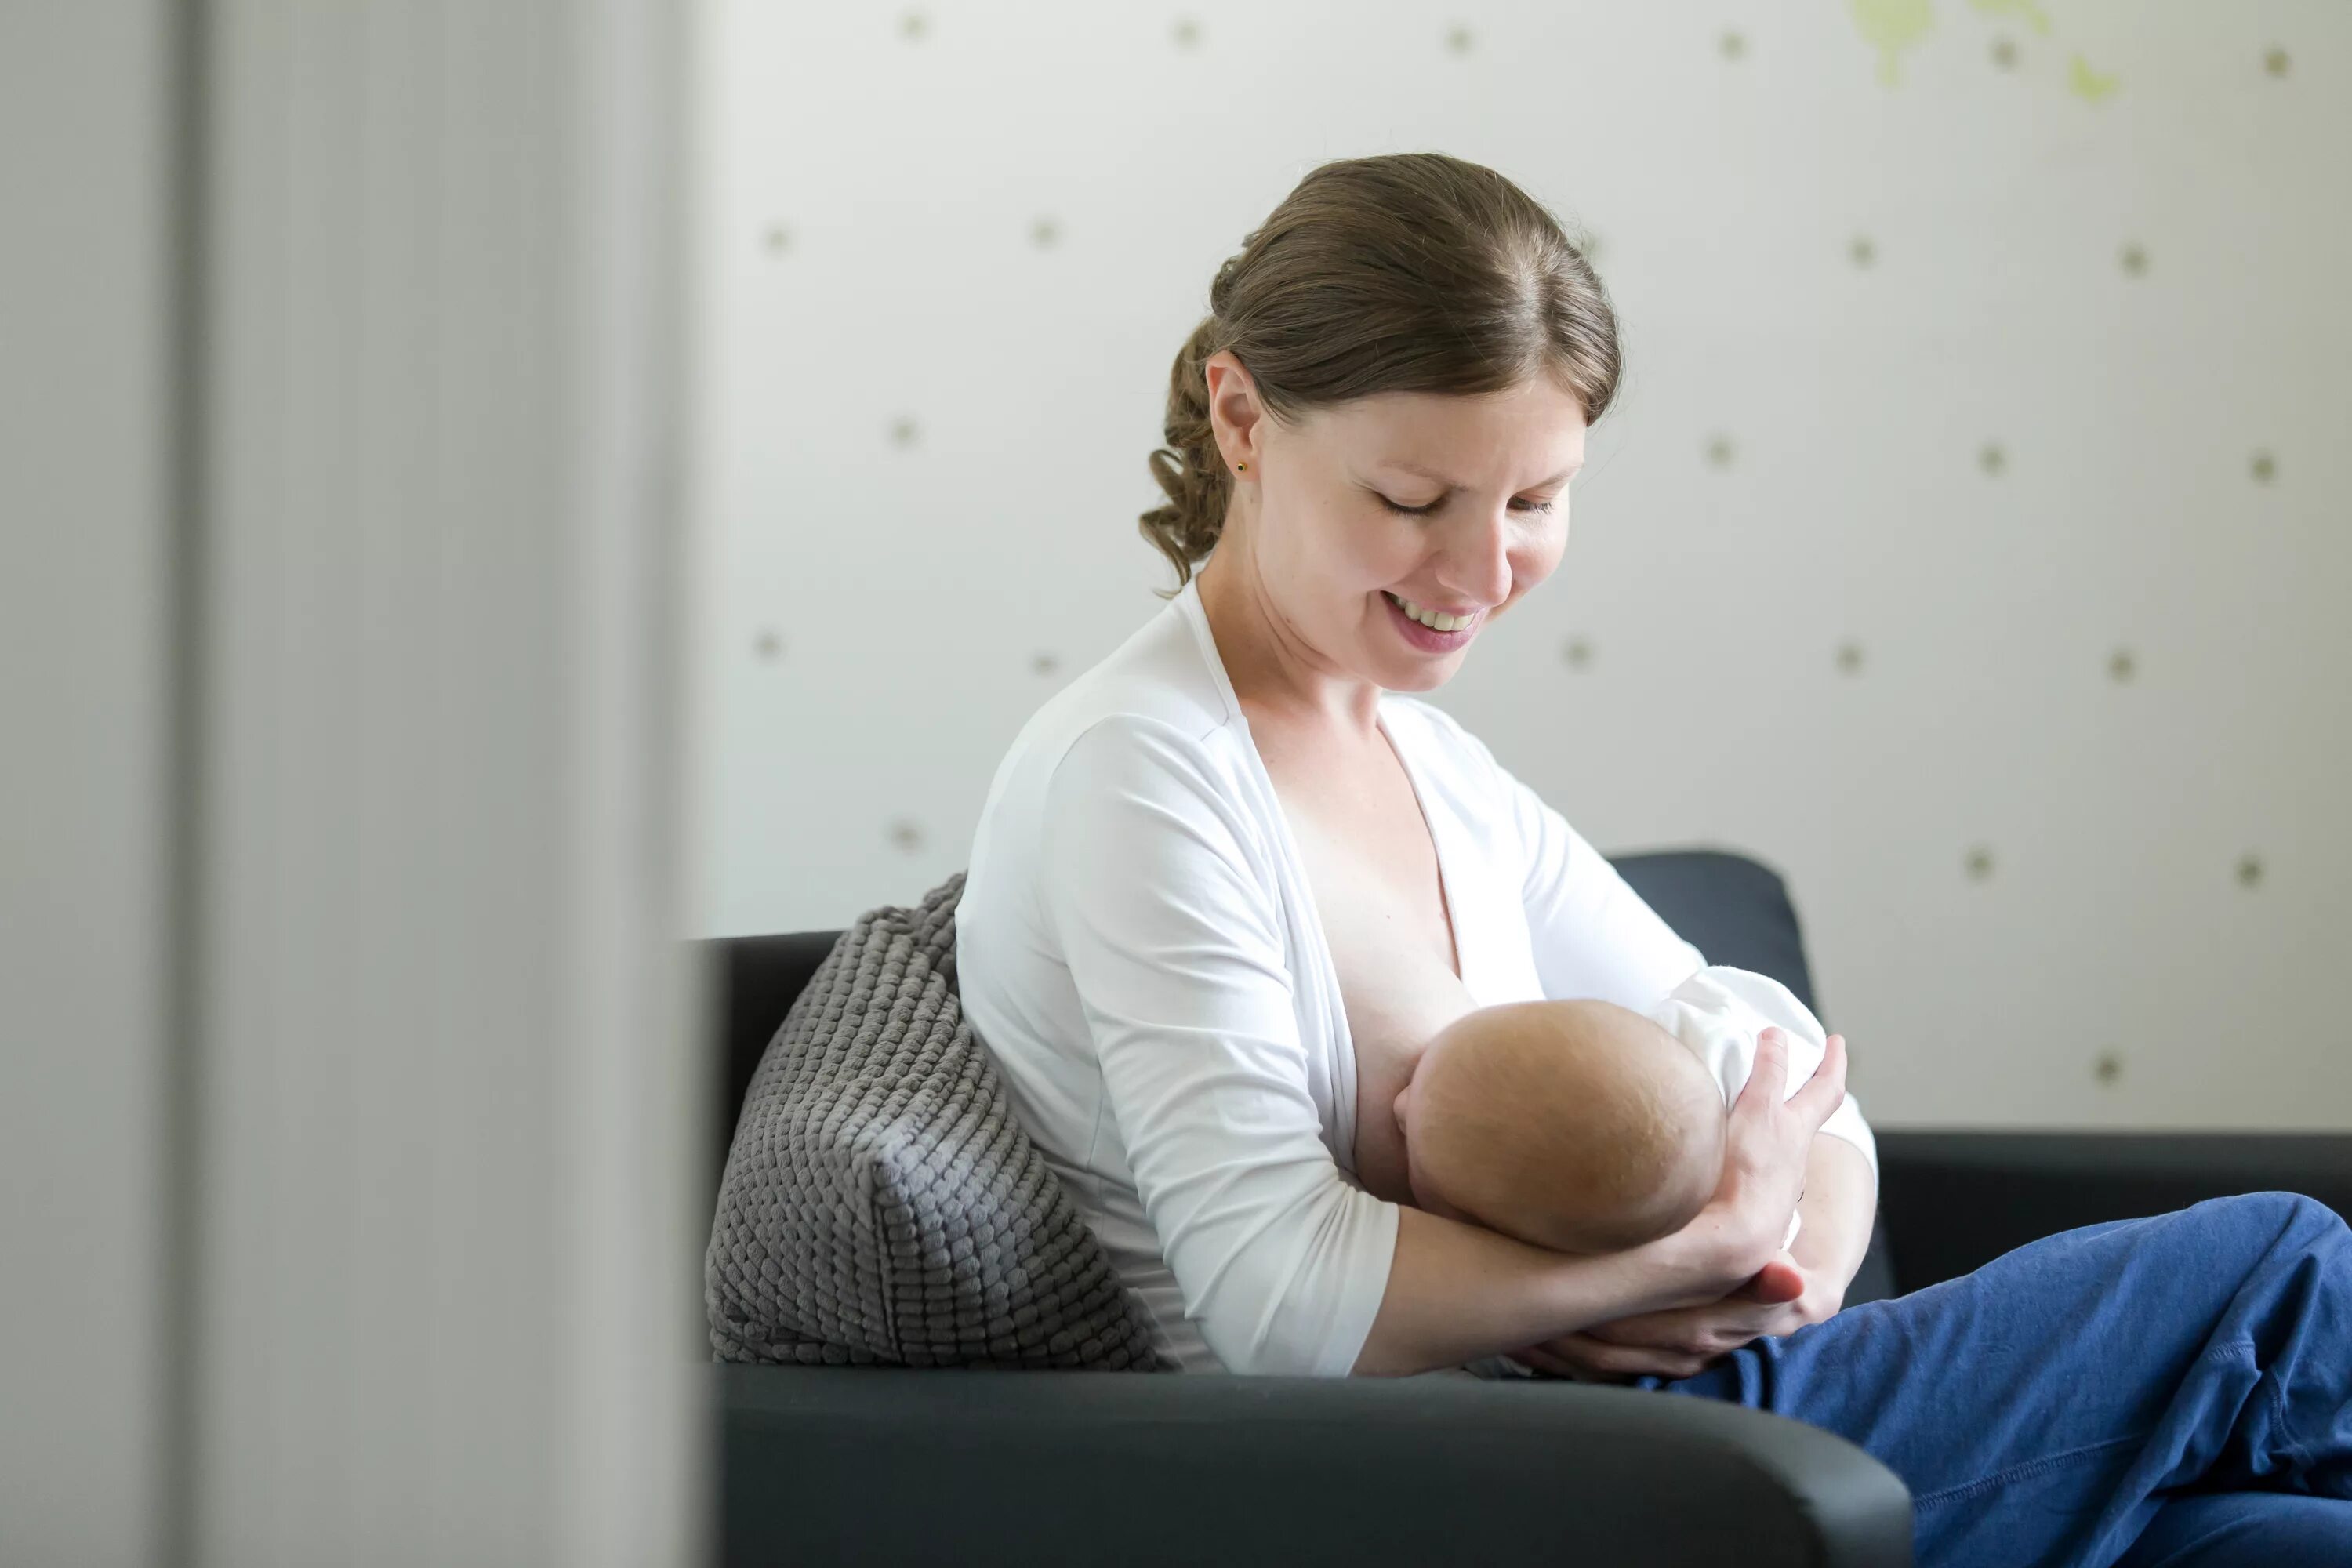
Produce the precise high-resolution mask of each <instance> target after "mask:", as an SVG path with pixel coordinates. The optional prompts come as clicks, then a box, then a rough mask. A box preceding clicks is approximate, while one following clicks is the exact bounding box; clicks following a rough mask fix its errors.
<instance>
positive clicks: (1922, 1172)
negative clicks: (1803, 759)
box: [696, 849, 2352, 1568]
mask: <svg viewBox="0 0 2352 1568" xmlns="http://www.w3.org/2000/svg"><path fill="white" fill-rule="evenodd" d="M1612 863H1613V864H1614V865H1615V866H1616V867H1617V868H1618V870H1619V871H1620V872H1621V873H1622V875H1623V876H1624V878H1625V879H1626V880H1627V881H1628V882H1629V883H1631V884H1632V885H1633V888H1634V889H1635V890H1636V891H1638V892H1639V893H1640V894H1641V895H1642V897H1643V899H1644V900H1647V901H1648V902H1649V903H1650V905H1651V906H1652V907H1653V908H1654V909H1655V910H1657V911H1658V912H1659V914H1660V915H1662V916H1663V917H1664V919H1665V920H1666V921H1667V922H1668V923H1669V924H1670V925H1672V926H1673V927H1674V928H1675V931H1678V932H1679V933H1681V934H1682V935H1683V936H1685V937H1686V938H1687V939H1688V940H1689V941H1691V942H1693V943H1695V944H1696V946H1697V947H1698V948H1699V949H1700V950H1701V951H1702V952H1704V953H1705V954H1706V958H1707V960H1708V962H1709V963H1730V964H1737V965H1739V966H1740V967H1743V968H1748V969H1755V970H1759V971H1761V972H1762V973H1767V974H1770V975H1772V976H1774V977H1775V978H1777V979H1779V980H1780V981H1781V982H1782V983H1783V984H1787V985H1788V986H1789V987H1790V989H1791V990H1793V991H1794V992H1795V993H1796V994H1798V995H1799V996H1800V997H1801V998H1802V999H1803V1000H1804V1001H1805V1002H1806V1003H1807V1004H1808V1005H1810V1006H1811V1007H1812V1008H1813V1010H1814V1011H1815V1013H1816V1014H1817V1015H1821V1016H1822V1019H1823V1022H1824V1023H1825V1024H1829V1025H1830V1026H1832V1027H1834V1026H1835V1024H1834V1022H1833V1020H1832V1018H1831V1016H1829V1015H1828V1014H1827V1013H1824V1012H1823V1010H1822V1006H1821V1005H1820V1004H1819V1003H1818V1002H1817V1001H1816V999H1815V997H1814V995H1813V992H1812V985H1811V974H1810V973H1809V970H1808V968H1807V965H1806V961H1805V953H1804V946H1803V941H1802V935H1801V931H1800V928H1799V924H1798V920H1797V916H1796V912H1795V910H1794V908H1793V907H1792V905H1791V903H1790V899H1789V895H1788V891H1787V889H1786V887H1785V885H1784V883H1783V881H1782V879H1780V876H1779V875H1778V874H1777V873H1776V872H1775V871H1773V870H1772V869H1771V868H1769V867H1768V866H1766V865H1764V864H1763V863H1761V862H1760V861H1759V860H1757V859H1755V858H1751V857H1748V856H1746V855H1741V854H1737V853H1731V852H1727V851H1724V850H1717V849H1685V850H1664V851H1656V852H1650V853H1640V854H1627V855H1622V856H1619V857H1612ZM839 934H840V932H839V931H800V932H792V933H786V934H782V935H775V936H754V937H732V938H720V939H712V940H709V941H706V942H700V943H698V944H696V945H697V947H698V950H699V953H698V956H699V957H700V959H701V960H702V961H703V962H705V963H708V964H709V965H710V966H711V971H712V973H711V981H712V985H713V994H714V996H715V1007H714V1013H713V1026H714V1036H715V1038H714V1040H713V1047H714V1049H715V1050H716V1051H717V1052H718V1053H719V1055H720V1057H721V1059H722V1062H723V1066H722V1067H721V1068H719V1071H718V1073H717V1074H716V1077H717V1079H718V1082H719V1093H720V1095H721V1097H722V1099H721V1103H720V1105H719V1114H718V1117H717V1120H716V1123H715V1126H716V1129H717V1131H718V1134H719V1136H718V1138H717V1139H716V1141H715V1142H716V1147H715V1148H714V1149H713V1150H712V1152H711V1154H710V1160H709V1178H708V1185H707V1190H708V1192H709V1193H710V1194H716V1192H717V1189H718V1185H719V1176H720V1173H721V1171H722V1169H723V1165H724V1161H725V1157H726V1152H727V1144H728V1134H730V1133H731V1131H732V1130H733V1128H734V1125H735V1121H736V1116H737V1112H738V1110H739V1108H740V1104H741V1101H742V1096H743V1091H744V1089H745V1087H746V1086H747V1085H748V1084H749V1082H750V1081H751V1074H752V1071H753V1069H754V1068H756V1067H757V1066H758V1063H759V1060H760V1057H761V1053H762V1051H764V1049H765V1048H766V1047H767V1045H768V1043H769V1041H770V1040H771V1039H772V1037H774V1035H775V1033H776V1030H777V1027H778V1026H779V1025H780V1024H781V1023H782V1020H783V1017H784V1015H785V1013H786V1012H787V1011H788V1010H789V1008H790V1007H791V1005H792V1003H793V998H794V997H795V996H796V995H797V994H799V992H800V989H801V987H802V986H803V984H805V983H806V981H807V980H808V978H809V976H810V975H811V973H813V972H814V970H815V968H816V966H817V964H818V963H819V962H820V961H821V960H822V959H823V958H824V956H825V954H826V953H827V952H830V951H831V949H832V947H833V945H834V942H835V939H836V938H837V937H838V936H839ZM1876 1131H1877V1136H1878V1147H1879V1157H1880V1166H1881V1189H1880V1210H1879V1217H1878V1225H1877V1227H1876V1231H1875V1233H1874V1237H1873V1240H1872V1244H1871V1249H1870V1254H1869V1257H1868V1258H1867V1259H1866V1261H1865V1262H1864V1267H1863V1271H1862V1273H1861V1274H1860V1275H1859V1276H1858V1277H1857V1278H1856V1279H1855V1281H1854V1285H1853V1289H1851V1290H1850V1291H1849V1293H1848V1298H1847V1300H1848V1302H1849V1304H1859V1303H1860V1302H1862V1301H1865V1300H1875V1299H1877V1298H1880V1297H1884V1296H1893V1295H1896V1294H1900V1293H1902V1292H1906V1291H1910V1290H1916V1289H1923V1288H1925V1287H1927V1286H1929V1285H1932V1284H1935V1283H1936V1282H1937V1281H1939V1280H1943V1279H1951V1278H1954V1277H1956V1276H1958V1275H1961V1274H1965V1273H1967V1272H1969V1270H1971V1269H1973V1268H1976V1267H1978V1266H1979V1264H1981V1263H1983V1262H1985V1261H1987V1260H1988V1259H1990V1258H1995V1257H1997V1256H1999V1255H2000V1254H2001V1253H2002V1252H2005V1251H2008V1250H2009V1249H2011V1247H2018V1246H2021V1245H2023V1244H2024V1243H2026V1242H2028V1241H2032V1240H2033V1239H2035V1238H2036V1237H2042V1236H2046V1235H2049V1234H2052V1233H2053V1232H2055V1231H2059V1230H2063V1229H2067V1228H2070V1227H2072V1226H2080V1225H2088V1224H2092V1223H2095V1222H2096V1221H2100V1220H2106V1219H2118V1218H2126V1217H2132V1216H2137V1215H2147V1214H2156V1213H2161V1212H2163V1211H2165V1210H2168V1209H2173V1208H2178V1207H2181V1206H2183V1205H2188V1204H2191V1203H2195V1202H2197V1201H2199V1200H2200V1199H2203V1198H2206V1197H2211V1196H2216V1195H2221V1194H2231V1193H2241V1192H2255V1191H2263V1190H2270V1189H2284V1190H2288V1191H2294V1192H2301V1193H2305V1194H2309V1195H2311V1196H2313V1197H2315V1198H2318V1199H2320V1200H2321V1201H2322V1202H2325V1203H2326V1204H2328V1205H2331V1206H2333V1207H2335V1208H2336V1210H2337V1211H2338V1212H2340V1213H2352V1135H2340V1134H2321V1133H2311V1134H2303V1133H2292V1134H2263V1135H2243V1134H2209V1133H2183V1132H2165V1133H2116V1132H1991V1131H1987V1132H1974V1131H1916V1132H1906V1131H1900V1130H1896V1129H1890V1128H1885V1127H1880V1128H1877V1129H1876ZM707 1375H708V1377H709V1389H710V1394H711V1399H712V1415H713V1419H714V1420H715V1422H716V1438H715V1440H716V1445H717V1447H716V1459H717V1464H716V1468H715V1477H716V1488H717V1495H716V1498H715V1500H714V1507H715V1516H714V1517H715V1527H714V1528H715V1538H714V1546H715V1548H716V1555H717V1557H718V1559H719V1561H721V1562H723V1563H727V1564H730V1565H738V1564H740V1565H751V1564H762V1565H764V1564H782V1563H803V1564H814V1563H1118V1564H1122V1565H1144V1564H1160V1563H1169V1564H1174V1563H1282V1564H1285V1565H1286V1568H1299V1565H1304V1564H1310V1563H1347V1564H1349V1565H1351V1568H1361V1565H1362V1564H1365V1563H1446V1562H1457V1561H1459V1562H1471V1561H1476V1562H1480V1563H1562V1564H1584V1565H1591V1568H1613V1565H1617V1564H1629V1565H1630V1564H1637V1563H1638V1564H1681V1565H1693V1568H1696V1565H1700V1564H1714V1563H1724V1564H1731V1563H1738V1564H1740V1565H1741V1568H1771V1565H1776V1564H1790V1565H1795V1564H1815V1565H1822V1568H1828V1565H1832V1564H1834V1565H1840V1568H1849V1565H1850V1568H1863V1565H1864V1564H1869V1565H1872V1568H1896V1565H1899V1564H1906V1563H1909V1562H1910V1561H1911V1552H1910V1529H1911V1507H1910V1498H1909V1495H1908V1493H1907V1492H1906V1490H1905V1489H1904V1487H1903V1484H1902V1482H1901V1481H1900V1479H1897V1478H1896V1477H1895V1475H1894V1474H1893V1472H1891V1471H1889V1470H1888V1469H1887V1468H1885V1466H1883V1465H1881V1464H1879V1463H1878V1462H1877V1461H1876V1460H1874V1459H1873V1458H1871V1457H1870V1456H1869V1455H1867V1454H1865V1453H1864V1452H1863V1451H1862V1450H1861V1449H1860V1448H1858V1447H1854V1446H1853V1445H1852V1444H1850V1443H1847V1442H1845V1441H1844V1440H1843V1439H1841V1438H1839V1437H1837V1436H1832V1434H1830V1433H1828V1432H1825V1431H1822V1430H1820V1429H1818V1428H1814V1427H1811V1426H1805V1425H1803V1424H1801V1423H1799V1422H1795V1421H1790V1420H1787V1419H1784V1418H1781V1417H1779V1416H1774V1415H1765V1414H1762V1413H1759V1412H1756V1411H1751V1410H1746V1409H1742V1408H1738V1407H1736V1406H1730V1405H1721V1404H1718V1403H1715V1402H1711V1401H1706V1400H1697V1399H1685V1398H1679V1397H1675V1396H1670V1395H1659V1394H1646V1393H1643V1392H1640V1391H1636V1390H1631V1389H1623V1388H1613V1387H1605V1386H1599V1385H1587V1384H1569V1383H1560V1382H1553V1381H1546V1382H1540V1383H1488V1382H1479V1381H1474V1380H1470V1379H1463V1378H1407V1379H1311V1378H1260V1377H1248V1378H1243V1377H1204V1376H1178V1375H1147V1374H1141V1373H1112V1372H1070V1371H1057V1372H994V1371H913V1370H907V1369H896V1368H892V1369H882V1368H874V1367H803V1366H758V1365H745V1364H732V1363H714V1364H713V1365H712V1366H711V1367H710V1368H709V1373H708V1374H707Z"/></svg>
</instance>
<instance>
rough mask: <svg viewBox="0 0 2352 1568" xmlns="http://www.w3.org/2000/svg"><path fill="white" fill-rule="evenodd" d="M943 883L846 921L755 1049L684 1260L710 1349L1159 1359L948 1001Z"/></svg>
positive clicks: (1143, 1317)
mask: <svg viewBox="0 0 2352 1568" xmlns="http://www.w3.org/2000/svg"><path fill="white" fill-rule="evenodd" d="M963 884H964V873H963V872H961V871H958V872H956V873H955V874H954V875H953V876H951V877H950V878H949V879H947V880H946V881H944V882H941V883H940V885H939V886H938V887H936V888H934V889H931V890H930V891H929V892H928V893H926V894H924V895H923V896H922V898H921V900H919V901H918V902H917V903H916V904H915V905H913V906H912V907H910V908H900V907H898V906H895V905H884V906H882V907H880V908H877V909H873V910H867V911H866V913H865V914H862V915H860V916H859V917H858V918H857V919H856V921H852V922H851V924H850V926H849V928H848V929H847V930H845V931H843V932H842V935H841V939H840V941H839V942H836V943H835V946H834V949H833V952H831V953H830V954H828V955H827V956H826V958H825V960H824V963H821V964H819V965H818V966H817V970H816V973H815V974H814V975H813V976H812V977H811V978H810V980H809V983H808V985H807V987H806V988H805V989H804V990H803V992H802V993H801V994H800V997H799V999H798V1000H797V1001H795V1002H794V1003H793V1007H792V1011H791V1012H790V1013H789V1014H787V1015H786V1016H785V1018H784V1021H783V1023H782V1026H780V1027H779V1028H778V1029H777V1031H776V1036H775V1038H774V1039H773V1040H772V1041H770V1042H769V1045H768V1049H767V1052H766V1054H765V1055H764V1056H762V1057H761V1058H760V1066H759V1069H758V1070H757V1071H756V1072H755V1073H754V1074H753V1075H752V1078H751V1087H750V1089H748V1090H747V1091H746V1092H745V1094H744V1097H743V1110H742V1114H741V1116H740V1119H739V1120H738V1121H737V1122H736V1126H735V1137H734V1142H733V1143H732V1144H731V1145H730V1148H729V1150H728V1153H727V1164H726V1170H725V1173H724V1174H723V1175H722V1176H721V1178H720V1181H719V1204H718V1209H717V1214H716V1216H715V1218H714V1220H713V1222H712V1225H711V1231H710V1245H709V1250H708V1252H707V1253H706V1254H705V1256H704V1260H703V1304H704V1309H705V1313H706V1316H707V1318H708V1321H709V1330H710V1344H711V1348H712V1350H713V1351H714V1352H716V1353H717V1356H718V1359H719V1360H720V1361H730V1362H761V1363H803V1364H820V1363H822V1364H852V1363H854V1364H861V1365H886V1366H974V1367H1001V1368H1034V1369H1042V1368H1094V1369H1097V1370H1104V1371H1131V1372H1167V1371H1173V1370H1174V1367H1173V1363H1171V1361H1170V1360H1169V1359H1168V1358H1167V1357H1166V1356H1165V1355H1164V1354H1163V1353H1162V1352H1160V1350H1159V1349H1158V1348H1157V1345H1156V1342H1155V1338H1154V1335H1153V1332H1152V1329H1151V1324H1150V1317H1149V1314H1148V1313H1147V1312H1146V1310H1145V1309H1144V1307H1143V1304H1142V1302H1141V1301H1140V1300H1138V1299H1137V1298H1136V1296H1135V1295H1134V1293H1133V1292H1132V1291H1129V1289H1126V1287H1124V1286H1123V1285H1121V1284H1120V1283H1119V1281H1118V1276H1117V1274H1116V1273H1115V1272H1114V1271H1113V1269H1112V1267H1111V1262H1110V1258H1109V1255H1108V1253H1106V1252H1105V1251H1104V1250H1103V1248H1102V1245H1101V1243H1100V1242H1099V1241H1097V1239H1096V1237H1095V1235H1094V1233H1093V1232H1092V1231H1091V1230H1090V1229H1088V1228H1087V1224H1086V1221H1085V1219H1084V1218H1083V1217H1082V1216H1081V1215H1079V1214H1078V1212H1077V1210H1076V1207H1075V1206H1074V1205H1072V1204H1071V1202H1070V1199H1069V1194H1067V1193H1066V1191H1065V1190H1064V1189H1063V1187H1062V1185H1061V1184H1060V1182H1059V1180H1058V1179H1057V1178H1056V1177H1055V1175H1054V1173H1053V1172H1052V1171H1051V1170H1050V1169H1049V1168H1048V1167H1047V1165H1046V1164H1045V1157H1044V1155H1043V1154H1041V1153H1040V1152H1038V1150H1037V1147H1036V1145H1035V1144H1034V1143H1033V1142H1030V1140H1029V1138H1028V1135H1027V1134H1026V1133H1025V1132H1024V1131H1023V1129H1022V1127H1021V1124H1020V1122H1019V1121H1017V1120H1016V1119H1015V1118H1014V1117H1013V1112H1012V1107H1011V1105H1010V1102H1009V1101H1008V1100H1007V1099H1006V1097H1005V1093H1004V1086H1003V1079H1001V1078H1000V1077H999V1076H998V1074H997V1071H996V1068H995V1066H994V1064H993V1062H992V1059H991V1058H990V1056H989V1054H988V1050H987V1047H986V1046H985V1045H984V1044H983V1043H982V1041H981V1040H980V1038H979V1037H978V1036H976V1035H975V1034H974V1033H973V1032H972V1030H971V1026H970V1024H969V1023H968V1022H967V1021H966V1020H965V1018H964V1016H963V1009H962V1006H961V1002H960V1000H959V998H958V995H957V993H956V974H955V921H954V913H955V907H956V903H957V901H958V900H960V899H961V897H962V895H963Z"/></svg>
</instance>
